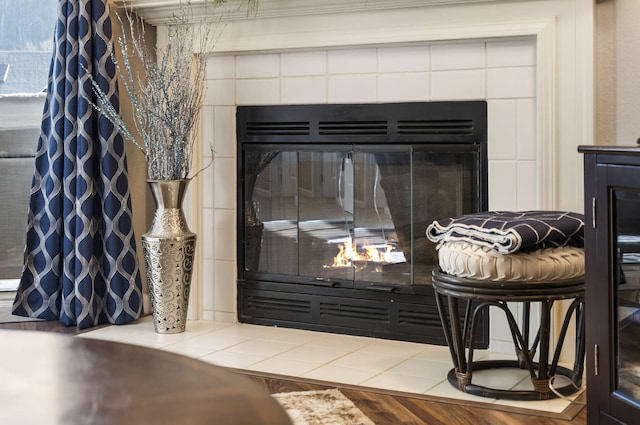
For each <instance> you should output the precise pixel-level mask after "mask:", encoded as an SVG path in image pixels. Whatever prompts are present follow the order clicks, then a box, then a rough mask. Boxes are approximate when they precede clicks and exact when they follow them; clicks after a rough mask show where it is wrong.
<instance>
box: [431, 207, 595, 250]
mask: <svg viewBox="0 0 640 425" xmlns="http://www.w3.org/2000/svg"><path fill="white" fill-rule="evenodd" d="M427 237H428V238H429V240H430V241H432V242H435V243H437V244H438V246H439V245H440V244H443V243H447V242H455V241H462V242H468V243H472V244H475V245H480V246H485V247H488V248H490V249H494V250H497V251H498V252H500V253H501V254H512V253H514V252H517V251H534V250H537V249H542V248H551V247H561V246H566V245H571V246H577V247H583V246H584V215H582V214H578V213H574V212H567V211H521V212H511V211H488V212H481V213H475V214H467V215H463V216H460V217H456V218H445V219H442V220H436V221H434V222H433V223H431V224H430V225H429V227H428V228H427Z"/></svg>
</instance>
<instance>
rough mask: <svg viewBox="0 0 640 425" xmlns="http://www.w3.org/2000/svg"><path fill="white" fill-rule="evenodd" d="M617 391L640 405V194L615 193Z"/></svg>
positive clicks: (637, 192)
mask: <svg viewBox="0 0 640 425" xmlns="http://www.w3.org/2000/svg"><path fill="white" fill-rule="evenodd" d="M613 201H614V205H613V208H614V219H615V221H614V223H615V230H616V233H615V234H616V240H615V242H616V243H614V245H613V246H614V247H616V250H615V252H614V254H615V261H614V262H613V264H615V265H616V267H615V270H614V274H615V276H616V279H615V282H616V285H615V287H614V288H615V290H614V300H615V312H616V314H617V321H616V323H617V326H616V328H615V332H616V333H617V335H616V337H615V338H614V341H616V353H615V356H616V360H617V361H616V365H615V367H616V370H615V373H614V375H615V378H616V383H615V388H616V391H617V392H618V394H621V395H622V396H623V397H625V398H628V399H630V401H631V402H635V403H640V215H639V214H638V211H640V191H632V190H615V191H614V196H613Z"/></svg>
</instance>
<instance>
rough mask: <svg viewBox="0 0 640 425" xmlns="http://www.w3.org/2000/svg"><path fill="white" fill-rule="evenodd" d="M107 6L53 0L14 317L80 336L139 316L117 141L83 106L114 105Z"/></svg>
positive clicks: (87, 0)
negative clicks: (104, 99)
mask: <svg viewBox="0 0 640 425" xmlns="http://www.w3.org/2000/svg"><path fill="white" fill-rule="evenodd" d="M111 45H112V39H111V20H110V18H109V5H108V0H60V3H59V5H58V21H57V24H56V29H55V35H54V52H53V58H52V61H51V68H50V75H49V83H48V94H47V100H46V103H45V107H44V113H43V120H42V127H41V128H42V131H41V135H40V140H39V142H38V150H37V153H36V160H35V173H34V178H33V183H32V188H31V199H30V205H29V218H28V223H27V235H26V248H25V263H24V267H23V273H22V278H21V280H20V285H19V287H18V291H17V295H16V299H15V302H14V305H13V313H14V314H16V315H19V316H27V317H33V318H40V319H47V320H60V322H61V323H63V324H64V325H67V326H73V325H77V327H78V328H79V329H84V328H88V327H92V326H95V325H98V324H102V323H113V324H123V323H127V322H130V321H132V320H135V319H137V318H139V317H140V316H141V314H142V290H141V282H140V273H139V268H138V261H137V257H136V250H135V238H134V234H133V229H132V219H131V217H132V215H131V200H130V193H129V184H128V179H127V163H126V159H125V154H124V142H123V140H122V138H121V136H120V135H119V133H118V132H117V131H116V129H115V128H114V126H113V125H112V124H111V123H110V122H109V121H108V120H107V119H106V118H104V117H103V116H101V115H100V114H99V113H98V112H97V111H95V110H94V109H93V108H92V107H91V105H90V103H89V102H88V101H87V100H86V99H87V98H89V99H93V102H94V103H96V102H97V100H96V98H95V96H94V95H93V92H92V88H91V80H90V78H89V73H91V75H92V76H93V78H94V79H95V80H96V81H97V82H98V83H99V84H100V86H101V87H102V90H103V91H104V92H105V93H109V94H110V96H111V99H112V100H111V102H112V104H114V105H118V91H117V85H116V79H115V73H116V70H115V67H114V64H113V61H112V60H111V58H110V55H109V49H110V46H111Z"/></svg>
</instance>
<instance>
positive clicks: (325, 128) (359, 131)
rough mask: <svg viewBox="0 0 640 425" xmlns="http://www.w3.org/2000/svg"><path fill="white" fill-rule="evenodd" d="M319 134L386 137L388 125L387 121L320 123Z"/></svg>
mask: <svg viewBox="0 0 640 425" xmlns="http://www.w3.org/2000/svg"><path fill="white" fill-rule="evenodd" d="M318 132H319V133H320V134H321V135H333V136H354V135H373V134H376V135H385V134H387V132H388V125H387V121H320V123H319V125H318Z"/></svg>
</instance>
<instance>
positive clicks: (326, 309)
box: [320, 302, 389, 322]
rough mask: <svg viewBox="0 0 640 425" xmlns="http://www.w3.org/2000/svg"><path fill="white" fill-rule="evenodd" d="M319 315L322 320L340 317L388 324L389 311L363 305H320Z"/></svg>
mask: <svg viewBox="0 0 640 425" xmlns="http://www.w3.org/2000/svg"><path fill="white" fill-rule="evenodd" d="M320 315H321V316H322V317H323V318H326V317H327V316H329V317H340V318H352V319H366V320H371V321H378V322H389V310H388V309H387V308H378V307H372V306H365V305H362V304H361V305H355V304H353V305H349V304H345V303H339V304H337V303H327V302H321V303H320Z"/></svg>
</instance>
